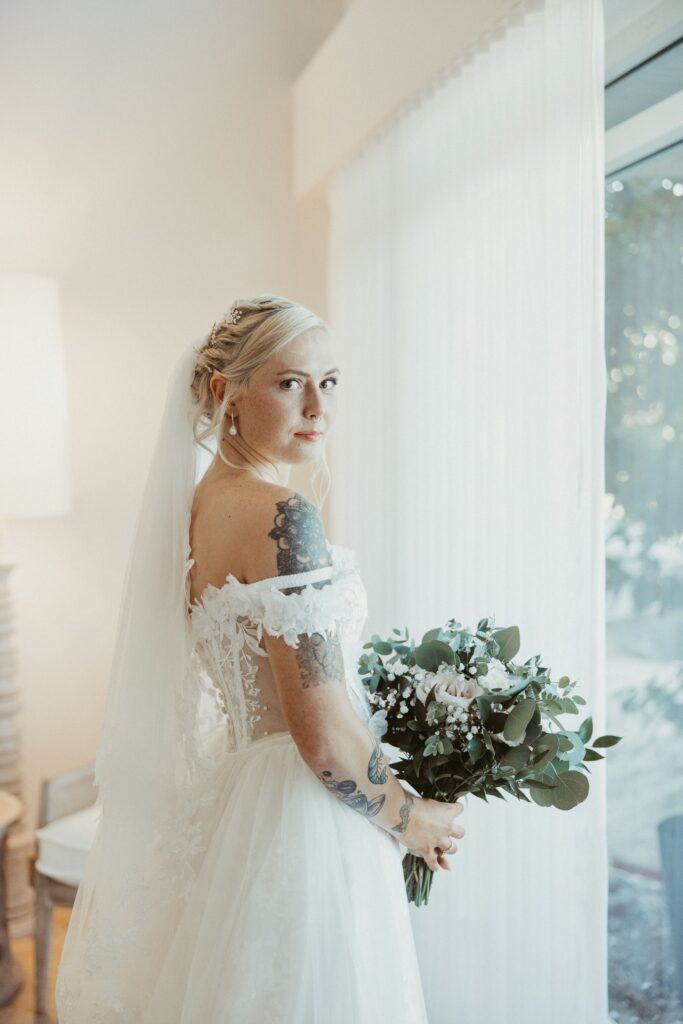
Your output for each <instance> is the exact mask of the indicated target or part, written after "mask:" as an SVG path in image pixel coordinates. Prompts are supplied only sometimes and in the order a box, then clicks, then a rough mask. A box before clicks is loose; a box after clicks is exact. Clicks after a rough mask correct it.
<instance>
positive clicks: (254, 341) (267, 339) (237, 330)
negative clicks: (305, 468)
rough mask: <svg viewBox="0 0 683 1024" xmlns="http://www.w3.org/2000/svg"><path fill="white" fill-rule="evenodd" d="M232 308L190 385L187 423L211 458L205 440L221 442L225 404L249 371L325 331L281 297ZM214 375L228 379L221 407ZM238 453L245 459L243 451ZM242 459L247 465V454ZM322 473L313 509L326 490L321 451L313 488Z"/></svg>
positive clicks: (210, 338) (240, 389)
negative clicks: (190, 416)
mask: <svg viewBox="0 0 683 1024" xmlns="http://www.w3.org/2000/svg"><path fill="white" fill-rule="evenodd" d="M233 308H235V309H236V310H237V313H238V316H239V318H238V319H237V318H235V319H237V322H236V323H232V322H230V319H228V318H226V319H224V320H221V321H219V323H218V324H216V325H214V328H213V330H212V331H211V332H210V333H209V335H208V336H207V341H206V342H205V343H204V345H203V347H202V348H201V349H200V350H199V357H198V359H197V365H196V367H195V371H194V377H193V380H192V384H191V389H192V396H193V401H194V405H195V413H194V417H193V424H192V429H193V433H194V437H195V441H196V442H197V444H199V445H201V447H202V448H204V449H205V450H206V451H208V452H209V453H210V454H211V455H213V454H214V453H213V452H212V451H211V449H210V448H208V446H207V445H205V444H204V443H203V441H204V438H206V437H210V436H211V435H213V434H215V435H216V436H217V437H218V438H220V436H221V433H222V429H223V419H224V416H225V413H226V410H227V407H228V403H229V402H230V401H231V399H233V398H236V397H239V396H240V395H243V394H244V393H245V392H246V391H247V388H248V385H249V381H250V380H251V377H252V374H253V373H254V371H255V370H256V369H258V367H259V366H262V365H263V364H264V363H265V362H267V360H268V359H270V357H271V356H273V355H275V353H276V352H279V351H280V349H281V348H284V347H285V345H288V344H289V342H290V341H293V340H294V338H297V337H298V336H299V335H300V334H302V333H303V332H304V331H308V330H311V329H313V328H317V329H318V330H320V331H323V332H325V333H329V328H328V326H327V324H326V323H325V321H324V320H323V319H322V318H321V317H319V316H317V315H316V314H315V313H312V312H311V310H310V309H307V308H306V307H305V306H302V305H301V304H300V303H298V302H293V301H292V300H291V299H286V298H283V297H282V296H280V295H257V296H256V297H255V298H252V299H243V300H242V299H241V300H237V301H235V303H234V304H233ZM215 373H220V374H221V375H222V376H223V377H225V378H226V381H227V383H226V386H225V394H224V396H223V400H222V402H221V403H220V404H217V403H216V400H215V398H214V395H213V392H212V391H211V387H210V384H211V378H212V377H213V375H214V374H215ZM241 454H243V455H244V453H243V452H242V453H241ZM244 457H245V458H246V459H247V462H249V461H250V459H249V458H248V456H246V455H244ZM263 461H266V462H267V460H263ZM252 465H253V463H252ZM271 465H272V464H271ZM321 469H322V470H323V471H324V474H325V477H326V487H325V490H324V493H323V495H322V497H320V496H319V495H318V494H317V493H316V501H317V503H318V507H321V506H322V503H323V501H324V500H325V498H326V497H327V494H328V492H329V489H330V471H329V467H328V465H327V459H326V457H325V449H324V448H322V454H321V457H320V461H319V462H318V464H317V466H316V470H315V473H314V475H313V481H312V482H314V490H315V482H317V475H318V473H319V472H320V471H321Z"/></svg>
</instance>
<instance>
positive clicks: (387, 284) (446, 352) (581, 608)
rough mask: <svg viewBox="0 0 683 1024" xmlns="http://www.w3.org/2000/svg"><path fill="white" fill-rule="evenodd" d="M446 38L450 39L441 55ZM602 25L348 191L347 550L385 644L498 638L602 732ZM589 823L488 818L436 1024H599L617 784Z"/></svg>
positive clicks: (339, 181) (397, 132) (449, 107)
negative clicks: (500, 628)
mask: <svg viewBox="0 0 683 1024" xmlns="http://www.w3.org/2000/svg"><path fill="white" fill-rule="evenodd" d="M437 28H438V26H435V30H436V29H437ZM602 63H603V22H602V9H601V3H600V0H544V2H540V0H539V2H530V3H527V4H525V5H521V6H518V7H517V8H516V10H515V13H514V14H513V15H512V16H511V17H510V18H509V20H508V21H507V22H506V23H505V24H503V25H501V26H499V27H498V28H497V30H496V32H495V34H490V35H489V36H488V38H486V39H485V40H482V41H481V45H480V46H478V47H477V49H476V52H471V53H469V54H467V55H466V57H465V59H464V60H463V61H462V63H461V64H460V66H459V67H458V68H456V69H455V71H454V73H453V74H452V75H451V76H450V77H449V79H448V80H447V81H446V82H445V83H440V84H439V86H438V88H437V89H435V90H434V91H433V92H432V93H431V94H430V95H429V96H427V97H421V98H419V99H418V100H417V101H416V103H415V104H414V105H413V106H412V107H411V109H410V110H408V111H406V112H403V113H402V115H401V116H400V117H397V118H395V119H394V121H393V123H392V124H391V125H389V126H388V127H386V128H385V130H384V131H383V132H382V134H381V136H380V137H379V138H376V139H373V140H371V141H370V142H369V143H368V144H367V145H366V146H365V148H364V150H363V151H362V152H361V153H360V155H358V156H357V157H356V158H355V159H354V160H353V161H352V162H350V163H348V164H347V165H346V166H344V167H342V168H341V169H340V170H339V172H338V174H337V175H336V177H335V178H334V180H333V181H332V182H331V186H330V193H329V202H330V217H331V239H330V250H329V261H330V262H329V282H330V284H329V321H330V324H331V327H332V328H333V330H334V332H335V336H336V348H335V351H336V352H337V358H338V362H339V366H340V367H341V369H342V382H343V385H342V388H341V390H340V399H339V401H340V408H339V415H338V419H337V423H336V424H335V429H334V431H333V435H332V436H331V439H330V444H331V450H330V464H331V468H332V472H333V481H334V492H333V502H332V532H333V535H334V539H335V540H337V541H338V542H339V543H347V544H350V545H351V546H352V547H354V548H355V550H356V552H357V554H358V558H359V562H360V567H361V570H362V572H363V575H364V579H365V582H366V585H367V588H368V593H369V608H370V613H369V618H368V623H367V628H366V637H369V636H370V634H371V633H372V632H375V631H377V632H379V633H384V632H388V631H390V629H391V627H392V626H397V627H399V628H401V627H403V626H406V625H407V626H409V628H410V629H411V631H412V633H413V635H414V636H415V637H416V638H418V637H419V636H420V635H421V633H422V631H423V630H424V629H427V628H430V627H432V626H435V625H437V624H440V623H443V622H444V621H445V620H446V619H447V618H449V617H450V616H454V617H456V618H459V619H461V620H462V621H464V622H466V623H470V624H472V625H475V624H476V622H477V621H478V619H479V618H480V617H481V616H483V615H485V614H493V615H495V618H496V623H497V624H499V625H507V624H512V623H516V624H517V625H519V627H520V630H521V635H522V649H521V651H520V658H521V659H522V660H524V659H526V658H527V657H529V656H530V655H531V654H533V653H535V652H541V653H542V654H543V655H544V664H546V665H548V666H550V667H551V669H552V670H553V673H554V677H555V678H557V677H559V675H561V674H564V673H566V674H568V675H570V676H571V677H572V678H577V679H579V680H580V682H581V684H582V686H583V691H582V692H583V694H584V696H585V697H586V699H587V700H588V702H589V708H590V710H591V711H592V713H593V717H594V722H595V728H596V733H595V734H597V733H598V732H601V731H602V732H604V731H606V729H605V721H604V711H605V705H604V667H603V661H604V650H603V615H604V610H603V591H604V577H603V532H602V494H603V424H604V395H605V379H604V378H605V368H604V357H603V240H602V239H603V208H602V181H603V148H602V146H603V143H602V131H603V116H602V88H603V71H602ZM572 721H573V722H574V724H576V725H578V719H572ZM591 768H592V772H591V792H590V795H589V798H588V800H587V801H586V802H585V803H584V804H583V805H581V806H580V807H579V808H577V809H575V810H574V811H571V812H560V811H556V810H552V809H547V810H546V809H540V808H538V807H536V805H534V804H525V803H515V802H513V801H512V798H511V797H508V798H507V800H506V802H503V801H490V803H489V804H488V805H487V804H484V803H483V802H481V801H479V800H476V799H474V798H470V799H469V800H468V801H467V806H466V810H465V813H464V815H463V817H462V819H461V820H462V822H463V824H464V825H465V828H466V829H467V835H466V836H465V838H464V839H463V840H462V841H461V842H460V844H459V845H460V849H459V851H458V853H456V854H455V855H454V856H452V857H451V860H450V863H451V865H452V871H451V873H450V874H448V873H447V872H445V871H441V872H439V873H438V874H437V877H436V878H435V880H434V885H433V887H432V896H431V899H430V904H429V905H428V906H427V907H422V908H420V909H417V908H415V907H412V908H411V914H412V920H413V924H414V929H415V936H416V942H417V946H418V955H419V958H420V964H421V969H422V974H423V979H424V985H425V991H426V996H427V1002H428V1008H429V1019H430V1024H520V1022H522V1021H524V1022H526V1024H547V1022H548V1021H552V1024H576V1022H577V1021H581V1024H605V1022H606V1021H607V1019H608V1014H607V977H606V955H607V950H606V938H607V934H606V933H607V864H606V838H605V806H604V794H605V786H604V784H605V771H606V762H601V761H599V762H595V763H594V764H593V765H591Z"/></svg>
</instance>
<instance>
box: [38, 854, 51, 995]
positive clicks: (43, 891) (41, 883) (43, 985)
mask: <svg viewBox="0 0 683 1024" xmlns="http://www.w3.org/2000/svg"><path fill="white" fill-rule="evenodd" d="M51 949H52V899H51V898H50V882H49V879H47V878H45V876H44V875H41V874H40V873H38V872H37V873H36V934H35V960H36V1013H45V1012H46V1010H47V989H48V983H49V980H50V951H51Z"/></svg>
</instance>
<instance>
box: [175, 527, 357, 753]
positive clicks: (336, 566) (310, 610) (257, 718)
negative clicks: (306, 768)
mask: <svg viewBox="0 0 683 1024" xmlns="http://www.w3.org/2000/svg"><path fill="white" fill-rule="evenodd" d="M328 551H329V553H330V558H331V562H332V564H331V565H329V566H325V567H323V568H320V569H311V570H309V571H307V572H302V573H296V574H292V575H289V576H275V577H270V578H268V579H262V580H257V581H255V582H253V583H243V582H241V581H240V580H238V579H236V578H235V576H233V575H232V574H229V575H228V576H227V577H226V582H225V583H224V584H223V585H222V586H220V587H216V586H214V585H213V584H208V586H206V587H205V588H204V590H203V592H202V594H201V595H200V597H199V598H198V599H197V600H196V601H195V603H194V604H192V605H190V604H188V613H189V612H190V611H191V629H192V636H193V639H194V650H193V657H194V658H196V662H197V663H196V669H197V670H199V671H203V672H204V673H205V675H206V676H208V679H209V680H210V684H211V685H212V689H213V692H214V694H215V697H216V700H217V702H218V705H219V708H220V712H221V714H222V716H223V718H224V725H225V729H224V730H222V731H223V732H224V741H225V743H226V747H227V749H228V750H239V749H242V748H243V747H245V746H247V745H248V744H249V743H251V742H252V741H253V740H256V739H259V738H261V737H262V736H266V735H270V734H272V733H274V732H284V731H287V723H286V719H285V717H284V713H283V711H282V707H281V705H280V701H279V697H278V691H277V686H276V683H275V679H274V676H273V673H272V670H271V668H270V662H269V658H268V654H267V652H266V650H265V648H264V647H263V645H262V642H261V641H262V634H263V630H264V629H265V630H266V632H267V633H268V634H270V635H271V636H281V637H282V638H283V639H284V640H285V642H286V643H287V644H289V646H290V647H294V648H296V647H298V646H299V639H298V637H299V635H300V634H307V635H311V634H313V633H320V634H322V635H323V636H324V637H325V638H326V639H327V638H331V637H335V638H336V639H338V640H339V642H340V644H341V648H342V654H343V659H344V667H345V675H346V684H347V689H348V692H349V697H350V699H351V703H352V706H353V708H354V710H355V711H356V713H357V714H358V715H359V717H360V718H362V719H363V720H365V721H367V719H368V718H369V717H370V714H371V710H370V707H369V703H368V701H367V698H366V695H365V692H364V689H363V686H362V683H361V681H360V679H359V677H358V674H357V663H358V658H359V656H360V654H361V653H362V641H361V632H362V629H363V626H364V623H365V620H366V618H367V594H366V591H365V587H364V584H363V582H362V579H361V577H360V574H359V572H358V567H357V565H356V560H355V556H354V554H353V552H352V551H351V549H350V548H345V547H342V546H341V545H338V544H329V543H328ZM192 564H193V562H192V560H190V561H189V562H188V564H187V570H188V571H189V568H190V566H191V565H192ZM323 581H325V582H323ZM188 582H189V580H188ZM290 587H303V589H302V590H300V591H299V592H292V593H283V590H286V589H288V588H290Z"/></svg>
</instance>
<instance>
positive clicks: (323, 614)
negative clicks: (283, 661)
mask: <svg viewBox="0 0 683 1024" xmlns="http://www.w3.org/2000/svg"><path fill="white" fill-rule="evenodd" d="M321 573H322V570H316V577H315V580H316V582H315V584H314V583H312V582H308V583H305V584H303V586H302V582H303V580H304V579H305V578H306V577H307V576H308V577H309V578H313V571H311V572H310V573H300V574H299V576H300V577H301V580H299V581H298V582H297V583H292V582H291V581H289V582H285V583H284V584H282V583H281V581H279V580H278V584H277V586H276V585H275V584H274V583H273V584H270V585H269V586H268V587H264V588H263V589H260V590H259V591H258V592H257V593H256V594H255V595H254V597H255V607H254V609H253V618H254V622H255V623H256V626H257V635H258V638H259V640H260V639H261V636H262V634H263V631H265V632H266V633H268V634H269V635H270V636H274V637H282V638H283V640H284V641H285V642H286V643H287V644H288V645H289V646H290V647H294V648H297V647H298V646H299V642H300V641H299V638H300V636H301V635H302V634H305V635H307V636H312V635H313V633H320V634H321V635H322V636H324V637H325V639H326V640H329V639H332V638H337V637H339V636H340V635H342V633H343V631H344V628H345V626H347V625H348V624H349V623H351V622H352V621H353V615H354V601H356V600H357V595H356V591H355V587H354V585H353V580H352V578H351V576H350V575H349V574H333V573H332V569H331V567H330V569H329V573H328V574H327V575H328V577H329V578H328V581H327V582H320V579H321ZM323 578H324V577H323ZM282 579H283V580H284V579H285V577H283V578H282ZM293 585H295V586H297V587H301V589H300V590H296V591H291V590H290V591H289V592H287V588H289V587H292V586H293Z"/></svg>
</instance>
